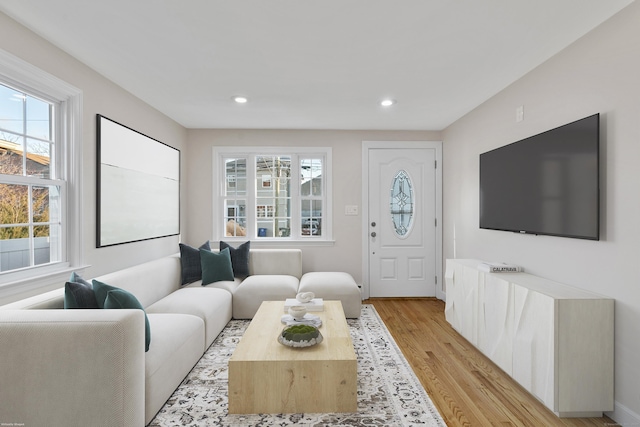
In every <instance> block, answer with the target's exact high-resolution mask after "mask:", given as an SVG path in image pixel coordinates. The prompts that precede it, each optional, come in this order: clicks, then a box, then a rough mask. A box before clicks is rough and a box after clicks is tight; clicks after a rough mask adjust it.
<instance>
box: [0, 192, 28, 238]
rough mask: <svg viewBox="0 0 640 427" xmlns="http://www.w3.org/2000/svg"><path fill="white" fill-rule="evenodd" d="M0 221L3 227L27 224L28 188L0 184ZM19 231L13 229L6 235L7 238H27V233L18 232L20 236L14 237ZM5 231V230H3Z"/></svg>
mask: <svg viewBox="0 0 640 427" xmlns="http://www.w3.org/2000/svg"><path fill="white" fill-rule="evenodd" d="M0 220H1V222H2V224H3V225H11V224H27V223H29V187H28V186H27V185H19V184H0ZM18 230H19V229H18V228H16V229H13V230H12V231H11V233H9V234H8V236H9V237H4V238H18V237H29V235H28V231H26V232H24V233H25V234H22V233H23V232H22V231H20V233H21V234H19V235H15V234H14V233H15V232H17V231H18ZM5 231H6V229H5Z"/></svg>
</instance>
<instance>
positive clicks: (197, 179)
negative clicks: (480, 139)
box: [185, 130, 440, 283]
mask: <svg viewBox="0 0 640 427" xmlns="http://www.w3.org/2000/svg"><path fill="white" fill-rule="evenodd" d="M434 140H438V141H439V140H440V133H439V132H427V131H415V132H412V131H325V130H189V133H188V145H189V153H188V160H187V171H186V177H187V181H188V186H189V202H188V206H187V211H188V214H187V216H188V218H189V222H188V224H187V232H186V235H185V241H186V242H187V243H189V244H192V245H200V244H202V242H204V241H205V240H207V239H212V238H213V224H212V220H211V213H212V209H213V199H212V180H213V175H212V174H213V147H214V146H294V147H295V146H300V147H331V149H332V157H333V160H332V161H333V164H332V165H333V175H332V177H333V178H332V179H333V189H332V190H333V236H334V239H335V245H334V246H329V247H327V246H306V245H305V246H304V247H303V260H302V261H303V266H302V267H303V270H304V271H305V272H306V271H346V272H349V273H350V274H351V275H353V277H354V278H355V280H356V282H358V283H362V216H361V215H358V216H347V215H345V214H344V207H345V206H346V205H357V206H358V207H359V213H360V214H361V213H362V206H361V203H362V141H434ZM254 242H255V243H254ZM216 244H217V242H215V243H214V246H215V245H216ZM256 244H260V242H256V241H255V240H254V241H252V245H256ZM293 246H295V244H294V245H293Z"/></svg>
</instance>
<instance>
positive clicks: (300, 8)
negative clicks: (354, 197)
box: [0, 0, 632, 130]
mask: <svg viewBox="0 0 640 427" xmlns="http://www.w3.org/2000/svg"><path fill="white" fill-rule="evenodd" d="M630 3H632V0H397V1H392V0H323V1H311V0H182V1H179V0H173V1H172V0H108V1H95V0H94V1H89V0H55V1H52V0H0V11H2V12H4V13H6V14H7V15H9V16H10V17H12V18H14V19H15V20H17V21H18V22H20V23H22V24H23V25H25V26H27V27H28V28H30V29H31V30H33V31H35V32H36V33H38V34H39V35H41V36H43V37H44V38H46V39H48V40H49V41H51V42H52V43H53V44H55V45H57V46H58V47H60V48H61V49H63V50H65V51H66V52H68V53H70V54H71V55H73V56H74V57H76V58H77V59H79V60H80V61H82V62H83V63H85V64H87V65H89V66H90V67H91V68H93V69H95V70H96V71H98V72H99V73H101V74H103V75H104V76H106V77H107V78H109V79H111V80H112V81H114V82H115V83H117V84H118V85H120V86H121V87H123V88H125V89H126V90H128V91H129V92H131V93H133V94H134V95H136V96H137V97H139V98H140V99H142V100H144V101H146V102H147V103H149V104H150V105H152V106H154V107H155V108H157V109H158V110H159V111H161V112H163V113H164V114H166V115H167V116H169V117H171V118H173V119H174V120H176V121H177V122H179V123H180V124H182V125H183V126H185V127H188V128H245V129H250V128H258V129H393V130H402V129H408V130H441V129H444V128H446V127H447V126H448V125H449V124H451V123H452V122H454V121H455V120H457V119H459V118H460V117H462V116H463V115H464V114H466V113H468V112H469V111H471V110H472V109H473V108H475V107H477V106H478V105H480V104H481V103H482V102H484V101H486V100H487V99H488V98H490V97H491V96H492V95H494V94H496V93H497V92H499V91H500V90H502V89H503V88H505V87H506V86H507V85H509V84H510V83H512V82H514V81H516V80H517V79H519V78H520V77H521V76H523V75H524V74H525V73H527V72H528V71H530V70H532V69H533V68H535V67H536V66H537V65H539V64H541V63H542V62H544V61H545V60H547V59H548V58H550V57H551V56H553V55H554V54H556V53H557V52H559V51H560V50H562V49H563V48H564V47H566V46H567V45H569V44H570V43H572V42H573V41H575V40H577V39H578V38H580V37H581V36H582V35H584V34H585V33H587V32H588V31H589V30H591V29H592V28H594V27H596V26H597V25H599V24H600V23H601V22H603V21H605V20H606V19H607V18H609V17H610V16H612V15H613V14H614V13H616V12H617V11H619V10H620V9H622V8H623V7H625V6H626V5H628V4H630ZM234 95H244V96H247V97H248V98H249V102H248V103H246V104H243V105H239V104H235V103H234V102H233V101H232V100H231V98H232V96H234ZM385 97H390V98H393V99H395V100H396V101H397V103H396V104H395V105H394V106H392V107H390V108H383V107H381V106H379V104H378V102H379V101H380V100H381V99H382V98H385ZM515 107H516V106H515V105H514V114H515Z"/></svg>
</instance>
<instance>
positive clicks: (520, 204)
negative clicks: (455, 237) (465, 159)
mask: <svg viewBox="0 0 640 427" xmlns="http://www.w3.org/2000/svg"><path fill="white" fill-rule="evenodd" d="M599 124H600V115H599V114H594V115H592V116H589V117H585V118H584V119H581V120H577V121H575V122H572V123H569V124H566V125H564V126H560V127H558V128H555V129H552V130H549V131H547V132H543V133H541V134H539V135H535V136H532V137H529V138H526V139H523V140H521V141H518V142H514V143H513V144H509V145H506V146H504V147H500V148H497V149H495V150H492V151H488V152H486V153H482V154H480V228H484V229H492V230H504V231H513V232H517V233H530V234H545V235H551V236H562V237H573V238H579V239H591V240H598V239H599V238H600V215H599V210H600V208H599V199H600V192H599V177H598V175H599V135H600V131H599V127H600V126H599Z"/></svg>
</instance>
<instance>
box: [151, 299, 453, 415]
mask: <svg viewBox="0 0 640 427" xmlns="http://www.w3.org/2000/svg"><path fill="white" fill-rule="evenodd" d="M347 323H348V324H349V329H350V330H351V337H352V338H353V344H354V348H355V352H356V356H357V359H358V412H357V413H344V414H343V413H337V414H308V413H305V414H255V415H254V414H251V415H235V414H231V415H230V414H228V413H227V360H228V359H229V357H230V356H231V354H232V353H233V350H234V348H235V346H236V344H237V343H238V341H239V340H240V337H242V334H243V333H244V331H245V329H246V328H247V326H248V325H249V321H247V320H232V321H231V322H229V324H228V325H227V327H226V328H225V329H224V330H223V331H222V332H221V333H220V335H219V336H218V338H216V340H215V341H214V343H213V344H212V345H211V347H209V350H207V352H206V354H205V355H204V356H202V359H200V361H199V362H198V364H197V365H196V366H195V367H194V368H193V370H192V371H191V372H190V373H189V375H188V376H187V378H185V380H184V381H183V383H182V385H180V387H179V388H178V389H177V390H176V391H175V393H174V394H173V396H171V398H170V399H169V400H168V401H167V403H166V404H165V406H164V407H163V408H162V409H161V410H160V412H159V413H158V415H156V417H155V418H154V420H153V421H152V422H151V424H149V425H150V426H153V427H166V426H229V427H241V426H242V427H244V426H293V425H295V426H309V427H311V426H314V427H316V426H317V427H319V426H331V427H338V426H394V427H400V426H428V427H431V426H446V424H445V422H444V421H443V420H442V417H441V416H440V414H439V413H438V410H437V409H436V408H435V406H433V403H432V402H431V399H429V396H427V393H426V392H425V391H424V388H423V387H422V385H421V384H420V381H419V380H418V378H417V377H416V376H415V374H414V373H413V371H412V370H411V368H410V367H409V365H408V363H407V361H406V359H405V358H404V356H403V355H402V352H401V351H400V349H399V348H398V346H397V345H396V343H395V341H394V340H393V338H392V337H391V335H390V333H389V331H388V330H387V328H386V326H385V325H384V323H383V322H382V320H381V319H380V316H379V315H378V313H377V312H376V310H375V308H374V307H373V306H372V305H368V304H365V305H363V306H362V315H361V317H360V319H348V320H347Z"/></svg>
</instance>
